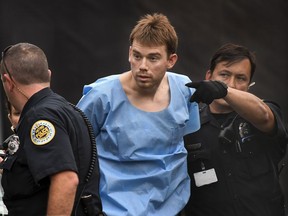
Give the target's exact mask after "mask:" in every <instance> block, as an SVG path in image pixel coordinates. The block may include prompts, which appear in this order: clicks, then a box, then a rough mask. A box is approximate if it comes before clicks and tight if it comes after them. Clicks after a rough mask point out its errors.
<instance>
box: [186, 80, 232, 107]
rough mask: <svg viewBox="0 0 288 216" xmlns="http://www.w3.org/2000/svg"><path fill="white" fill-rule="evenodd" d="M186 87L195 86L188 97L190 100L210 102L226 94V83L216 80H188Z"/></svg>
mask: <svg viewBox="0 0 288 216" xmlns="http://www.w3.org/2000/svg"><path fill="white" fill-rule="evenodd" d="M186 86H187V87H190V88H195V89H196V91H195V92H194V94H193V95H192V96H191V98H190V102H194V101H195V102H197V103H199V102H203V103H206V104H210V103H212V101H213V100H214V99H219V98H223V97H225V96H226V95H227V88H228V87H227V85H226V84H225V83H223V82H221V81H217V80H203V81H200V82H190V83H187V84H186Z"/></svg>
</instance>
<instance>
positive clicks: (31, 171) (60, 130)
mask: <svg viewBox="0 0 288 216" xmlns="http://www.w3.org/2000/svg"><path fill="white" fill-rule="evenodd" d="M77 118H78V119H77ZM79 118H80V117H79V116H77V115H75V110H74V109H73V108H72V107H71V106H70V105H69V104H68V103H67V101H66V100H65V99H64V98H62V97H61V96H59V95H57V94H55V93H54V92H52V90H51V89H50V88H46V89H43V90H41V91H40V92H38V93H36V94H34V95H33V96H32V97H31V98H30V99H29V101H28V102H27V103H26V105H25V107H24V109H23V111H22V114H21V117H20V122H19V125H18V127H17V128H16V132H17V134H18V136H19V139H20V145H19V149H18V151H17V152H16V153H15V154H13V155H11V156H9V157H8V158H7V160H6V161H5V163H4V167H3V168H4V173H3V179H2V185H3V188H4V191H5V195H4V202H5V204H6V206H7V207H8V210H9V215H23V213H25V215H45V214H46V209H47V199H48V189H49V176H50V175H53V174H55V173H58V172H61V171H64V170H71V171H75V172H78V169H77V164H76V162H75V158H74V154H73V150H72V148H71V143H72V144H73V143H74V144H73V149H74V151H75V152H79V157H81V158H82V160H84V161H83V163H82V164H81V166H82V167H81V168H80V172H82V173H86V172H87V168H88V167H89V161H90V158H91V157H90V156H91V155H90V152H89V151H87V145H86V146H85V143H87V139H89V135H88V134H87V127H86V125H84V123H82V122H83V121H82V122H81V123H82V124H81V123H79ZM77 120H78V121H77ZM82 120H83V119H82ZM75 128H77V129H76V130H78V131H76V130H75ZM84 129H86V130H84ZM85 131H86V132H85ZM77 133H79V134H77ZM81 133H83V135H81ZM79 138H80V139H82V142H83V145H82V146H80V145H79V146H75V142H76V139H79ZM78 141H79V140H78ZM88 143H89V145H90V141H89V140H88ZM89 147H91V146H89ZM85 148H86V149H85ZM89 150H90V149H89ZM76 161H78V162H79V158H78V157H76ZM95 182H96V181H95ZM96 183H97V182H96ZM96 192H97V188H96Z"/></svg>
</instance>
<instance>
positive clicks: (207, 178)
mask: <svg viewBox="0 0 288 216" xmlns="http://www.w3.org/2000/svg"><path fill="white" fill-rule="evenodd" d="M193 176H194V180H195V184H196V186H197V187H201V186H203V185H208V184H212V183H214V182H217V181H218V179H217V175H216V172H215V169H214V168H211V169H208V170H205V167H204V164H203V163H202V171H200V172H196V173H194V174H193Z"/></svg>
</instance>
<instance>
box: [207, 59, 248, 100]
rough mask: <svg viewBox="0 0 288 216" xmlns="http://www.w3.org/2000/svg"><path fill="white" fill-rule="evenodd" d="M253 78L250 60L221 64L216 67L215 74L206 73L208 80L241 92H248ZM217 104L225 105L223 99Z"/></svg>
mask: <svg viewBox="0 0 288 216" xmlns="http://www.w3.org/2000/svg"><path fill="white" fill-rule="evenodd" d="M250 77H251V64H250V61H249V59H243V60H241V61H239V62H235V63H233V64H227V62H220V63H218V64H217V65H216V67H215V69H214V71H213V72H211V71H208V72H207V73H206V79H207V80H220V81H222V82H224V83H226V84H227V86H229V87H231V88H235V89H238V90H241V91H248V89H249V84H250ZM215 102H216V103H221V104H223V105H224V103H225V104H226V102H225V101H224V100H223V99H218V100H215Z"/></svg>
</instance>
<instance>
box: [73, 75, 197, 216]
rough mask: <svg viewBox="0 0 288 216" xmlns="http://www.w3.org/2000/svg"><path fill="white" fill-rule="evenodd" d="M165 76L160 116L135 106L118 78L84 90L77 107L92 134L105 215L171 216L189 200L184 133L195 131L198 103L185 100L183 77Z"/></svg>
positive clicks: (184, 81)
mask: <svg viewBox="0 0 288 216" xmlns="http://www.w3.org/2000/svg"><path fill="white" fill-rule="evenodd" d="M167 75H168V80H169V85H170V93H171V100H170V104H169V106H168V107H167V108H166V109H164V110H162V111H159V112H145V111H142V110H139V109H138V108H136V107H134V106H133V105H132V104H131V103H130V102H129V100H128V98H127V96H126V94H125V92H124V90H123V88H122V85H121V83H120V80H119V75H111V76H108V77H105V78H101V79H99V80H97V81H96V82H94V83H92V84H90V85H86V86H84V90H83V96H82V98H81V100H80V101H79V103H78V104H77V106H78V107H79V108H80V109H82V110H83V111H84V113H85V114H86V115H87V117H88V118H89V120H90V121H91V123H92V126H93V129H94V131H95V136H96V145H97V150H98V157H99V165H100V196H101V199H102V202H103V209H104V211H105V212H106V213H107V215H109V216H149V215H157V216H162V215H163V216H174V215H176V214H177V213H178V212H179V211H181V209H183V207H184V206H185V204H186V203H187V201H188V198H189V196H190V178H189V176H188V173H187V162H186V156H187V151H186V150H185V148H184V144H183V135H185V134H187V133H191V132H193V131H196V130H198V129H199V127H200V123H199V114H198V105H197V104H196V103H190V102H189V99H190V96H191V93H192V91H193V89H190V88H188V87H186V86H185V83H187V82H190V79H189V78H188V77H187V76H184V75H179V74H175V73H171V72H167ZM189 117H190V121H188V120H189Z"/></svg>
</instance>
